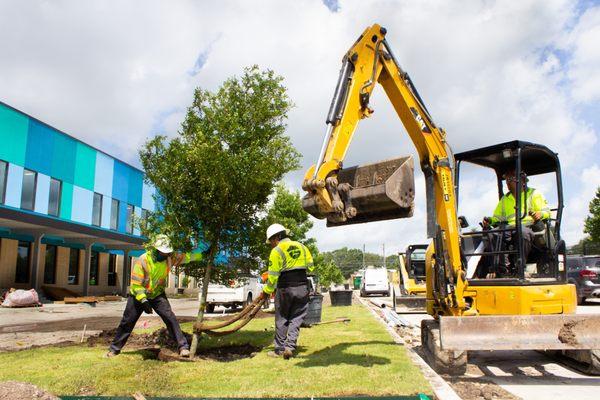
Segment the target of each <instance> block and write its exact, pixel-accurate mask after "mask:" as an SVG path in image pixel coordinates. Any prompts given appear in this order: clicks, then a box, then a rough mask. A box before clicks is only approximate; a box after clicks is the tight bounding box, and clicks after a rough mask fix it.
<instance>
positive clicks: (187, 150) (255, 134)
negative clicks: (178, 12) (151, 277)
mask: <svg viewBox="0 0 600 400" xmlns="http://www.w3.org/2000/svg"><path fill="white" fill-rule="evenodd" d="M282 81H283V78H282V77H280V76H277V75H275V73H274V72H273V71H270V70H266V71H263V70H260V69H259V68H258V67H256V66H254V67H251V68H246V69H245V70H244V73H243V75H242V76H241V77H233V78H230V79H228V80H226V81H225V82H224V83H223V85H222V86H221V87H219V88H218V89H217V90H216V91H215V92H210V91H208V90H203V89H200V88H198V89H196V91H195V93H194V100H193V103H192V105H191V106H190V108H189V109H188V112H187V115H186V118H185V120H184V122H183V124H182V127H181V131H180V132H179V135H178V136H177V137H176V138H174V139H172V140H169V139H167V138H166V137H165V136H157V137H156V138H154V139H152V140H149V141H148V142H147V143H146V144H145V145H144V147H143V148H142V150H141V151H140V158H141V160H142V164H143V166H144V169H145V171H146V178H147V179H148V181H150V182H151V183H152V184H153V185H154V186H155V187H156V189H157V191H158V193H160V198H159V200H160V201H159V203H160V207H158V210H157V211H156V212H155V213H154V214H153V215H152V216H151V218H149V221H148V227H147V231H148V234H152V233H156V232H164V233H166V234H168V235H169V237H170V238H171V240H172V241H173V245H174V247H176V248H178V249H181V250H188V251H189V250H191V249H192V248H194V247H196V246H198V245H199V244H205V245H206V246H205V249H204V252H203V253H204V258H203V260H202V261H201V262H199V263H196V264H195V265H194V266H193V267H195V268H196V269H197V270H202V271H203V273H204V277H203V282H202V294H201V299H200V304H199V308H198V317H197V320H198V321H199V322H201V321H202V319H203V317H204V308H205V303H206V294H207V290H208V284H209V282H210V279H211V272H212V270H213V268H214V266H215V264H216V261H217V259H218V257H219V256H220V255H221V254H222V253H223V252H224V251H226V252H227V253H228V254H234V255H235V254H239V253H242V252H243V251H244V250H245V249H244V248H243V246H244V244H245V243H246V242H245V239H244V237H245V235H246V230H247V229H249V228H251V227H252V226H253V225H254V224H256V223H257V222H258V221H259V215H260V213H261V212H262V211H264V208H265V205H266V204H267V200H268V197H269V195H270V194H271V193H272V190H273V187H274V185H275V183H276V182H278V181H279V180H280V179H281V178H282V177H283V176H284V175H285V174H286V173H287V172H289V171H291V170H294V169H297V168H298V167H299V163H298V160H299V154H298V153H297V152H296V150H295V149H294V148H293V146H292V144H291V142H290V139H289V137H288V136H286V134H285V129H286V124H285V121H286V118H287V114H288V111H289V110H290V108H291V107H292V104H291V101H290V99H289V97H288V95H287V91H286V88H285V87H284V86H283V84H282ZM190 275H193V274H190ZM198 339H199V335H198V334H196V333H194V336H193V340H192V346H191V349H190V350H191V353H192V355H194V354H195V353H196V349H197V345H198Z"/></svg>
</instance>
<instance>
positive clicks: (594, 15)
mask: <svg viewBox="0 0 600 400" xmlns="http://www.w3.org/2000/svg"><path fill="white" fill-rule="evenodd" d="M599 40H600V6H596V7H593V8H590V9H588V10H586V11H585V12H584V13H583V14H582V15H581V17H580V18H579V21H578V23H577V24H576V26H575V28H574V29H573V30H572V31H571V32H570V34H569V35H568V36H566V38H565V41H564V43H565V47H566V49H568V50H570V51H571V54H572V58H571V60H570V62H569V73H568V76H569V78H570V79H571V80H572V82H573V87H572V89H571V90H572V94H573V97H574V98H575V99H576V100H578V101H581V102H590V101H599V100H600V74H598V65H599V64H600V43H598V41H599Z"/></svg>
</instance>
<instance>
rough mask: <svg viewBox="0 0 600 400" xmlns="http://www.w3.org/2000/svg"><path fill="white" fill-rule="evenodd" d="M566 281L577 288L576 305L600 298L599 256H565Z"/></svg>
mask: <svg viewBox="0 0 600 400" xmlns="http://www.w3.org/2000/svg"><path fill="white" fill-rule="evenodd" d="M567 280H568V282H569V283H572V284H574V285H575V287H576V288H577V304H583V303H585V300H586V299H589V298H600V255H593V256H582V255H577V254H573V255H567Z"/></svg>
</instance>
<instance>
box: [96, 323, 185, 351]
mask: <svg viewBox="0 0 600 400" xmlns="http://www.w3.org/2000/svg"><path fill="white" fill-rule="evenodd" d="M116 331H117V330H116V329H111V330H108V331H104V332H102V333H101V334H100V335H99V336H98V337H95V338H89V339H88V341H87V343H88V346H97V345H106V346H108V345H109V344H110V343H111V342H112V340H113V338H114V337H115V333H116ZM184 335H185V338H186V339H187V341H188V343H191V342H192V335H190V334H189V333H185V332H184ZM126 346H127V347H129V348H136V349H143V348H148V347H166V348H169V349H172V350H177V343H176V342H175V341H174V340H173V339H171V336H170V335H169V331H167V328H161V329H158V330H156V331H154V332H152V333H143V334H135V333H132V334H131V336H130V337H129V339H128V340H127V345H126Z"/></svg>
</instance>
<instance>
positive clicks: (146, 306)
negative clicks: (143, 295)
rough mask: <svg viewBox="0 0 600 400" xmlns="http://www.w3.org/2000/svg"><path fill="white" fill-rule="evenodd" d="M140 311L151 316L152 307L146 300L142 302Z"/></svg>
mask: <svg viewBox="0 0 600 400" xmlns="http://www.w3.org/2000/svg"><path fill="white" fill-rule="evenodd" d="M142 309H143V310H144V312H145V313H146V314H152V306H151V305H150V302H149V301H148V299H143V300H142Z"/></svg>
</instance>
